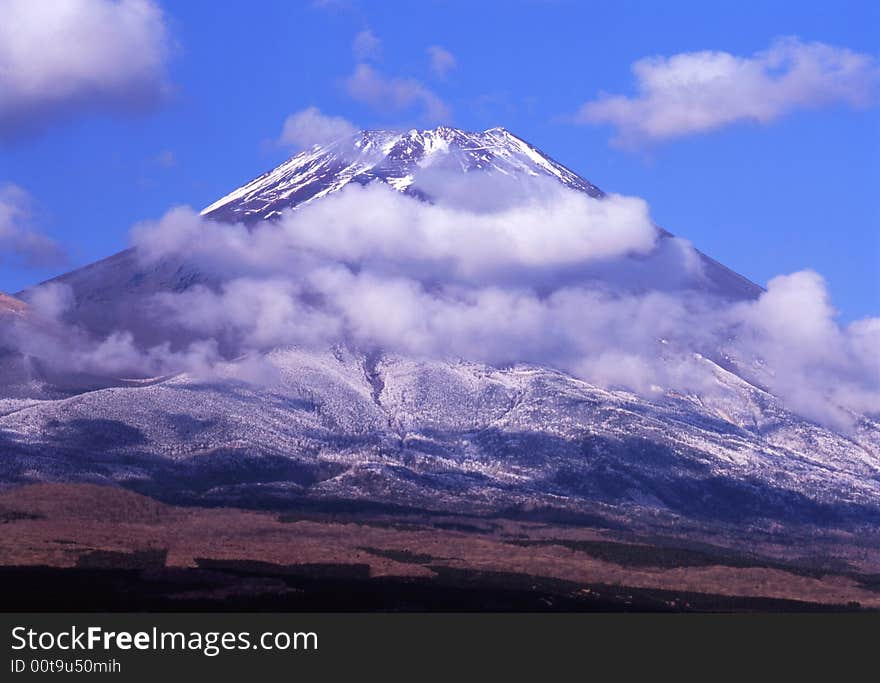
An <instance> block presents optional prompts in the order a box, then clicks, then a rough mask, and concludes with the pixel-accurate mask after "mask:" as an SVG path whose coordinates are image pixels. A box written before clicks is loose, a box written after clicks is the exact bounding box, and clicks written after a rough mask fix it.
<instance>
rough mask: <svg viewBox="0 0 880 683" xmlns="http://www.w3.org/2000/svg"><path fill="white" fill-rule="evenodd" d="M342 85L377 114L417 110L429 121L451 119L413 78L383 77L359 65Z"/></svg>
mask: <svg viewBox="0 0 880 683" xmlns="http://www.w3.org/2000/svg"><path fill="white" fill-rule="evenodd" d="M345 86H346V89H347V90H348V93H349V95H351V96H352V97H353V98H354V99H356V100H357V101H359V102H363V103H364V104H368V105H370V106H371V107H373V108H374V109H377V110H380V111H388V112H399V111H404V110H407V109H412V108H415V107H418V108H420V109H421V112H422V115H423V117H424V118H425V119H427V120H429V121H431V122H443V121H448V120H449V118H450V111H449V107H448V106H447V105H446V103H445V102H444V101H443V100H442V99H440V97H439V96H438V95H437V94H436V93H434V92H433V91H432V90H430V89H429V88H428V87H427V86H425V84H424V83H422V82H421V81H418V80H416V79H414V78H399V77H392V76H386V75H384V74H382V73H380V72H379V71H377V70H376V69H374V68H373V67H372V66H370V65H369V64H363V63H361V64H358V65H357V66H356V67H355V70H354V73H352V74H351V75H350V76H349V77H348V78H347V79H346V81H345Z"/></svg>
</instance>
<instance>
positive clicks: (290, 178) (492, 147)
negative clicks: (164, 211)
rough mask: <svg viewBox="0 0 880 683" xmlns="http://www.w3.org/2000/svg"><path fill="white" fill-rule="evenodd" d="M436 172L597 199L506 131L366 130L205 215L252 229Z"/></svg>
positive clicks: (587, 185) (301, 157) (295, 162)
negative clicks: (545, 182) (528, 183)
mask: <svg viewBox="0 0 880 683" xmlns="http://www.w3.org/2000/svg"><path fill="white" fill-rule="evenodd" d="M434 166H440V167H443V168H449V169H452V170H458V171H461V172H469V171H478V170H479V171H489V172H495V173H501V174H504V175H508V176H517V175H527V176H546V177H549V178H554V179H556V180H558V181H559V182H561V183H562V184H563V185H565V186H567V187H570V188H572V189H575V190H579V191H582V192H586V193H587V194H589V195H591V196H593V197H599V196H601V195H602V191H601V190H599V188H597V187H596V186H595V185H593V184H592V183H591V182H589V181H588V180H586V179H584V178H582V177H581V176H579V175H577V174H576V173H574V172H573V171H571V170H569V169H567V168H566V167H565V166H563V165H562V164H560V163H558V162H556V161H554V160H553V159H551V158H550V157H549V156H547V155H546V154H544V153H543V152H541V151H540V150H539V149H537V148H536V147H534V146H532V145H530V144H529V143H528V142H526V141H525V140H522V139H521V138H518V137H517V136H515V135H513V134H512V133H510V132H509V131H508V130H506V129H505V128H501V127H497V128H490V129H488V130H486V131H483V132H482V133H478V132H470V131H463V130H459V129H457V128H450V127H448V126H439V127H437V128H432V129H427V130H422V129H416V128H413V129H411V130H408V131H404V132H400V131H389V130H363V131H360V132H359V133H357V134H355V135H354V136H352V137H349V138H344V139H341V140H336V141H335V142H332V143H329V144H326V145H315V146H313V147H312V148H310V149H308V150H305V151H303V152H300V153H299V154H297V155H295V156H293V157H291V158H290V159H288V160H287V161H285V162H284V163H283V164H281V165H280V166H278V167H277V168H275V169H273V170H271V171H269V172H268V173H265V174H263V175H261V176H260V177H258V178H256V179H254V180H252V181H251V182H249V183H247V184H246V185H243V186H242V187H240V188H238V189H236V190H234V191H232V192H230V193H229V194H227V195H226V196H224V197H222V198H221V199H219V200H217V201H216V202H214V203H213V204H211V205H210V206H207V207H206V208H205V209H204V210H203V211H202V214H203V215H206V216H210V217H211V218H214V219H217V220H223V221H243V222H246V223H250V222H254V221H257V220H261V219H268V218H272V217H274V216H277V215H278V214H279V213H280V212H281V211H282V210H284V209H286V208H291V207H295V206H299V205H301V204H305V203H308V202H311V201H314V200H315V199H318V198H320V197H323V196H325V195H327V194H329V193H331V192H334V191H336V190H339V189H341V188H342V187H345V186H346V185H347V184H349V183H351V182H355V183H360V184H362V185H365V184H367V183H370V182H373V181H376V180H378V181H381V182H385V183H388V184H389V185H391V186H392V187H394V188H395V189H397V190H400V191H402V192H407V191H412V184H413V180H414V177H415V172H417V171H418V170H419V169H424V168H428V167H434Z"/></svg>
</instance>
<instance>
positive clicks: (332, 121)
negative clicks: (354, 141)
mask: <svg viewBox="0 0 880 683" xmlns="http://www.w3.org/2000/svg"><path fill="white" fill-rule="evenodd" d="M357 131H358V129H357V127H356V126H355V125H354V124H352V123H350V122H349V121H347V120H345V119H344V118H342V117H341V116H327V115H326V114H322V113H321V111H320V110H319V109H318V108H317V107H309V108H308V109H303V110H302V111H300V112H297V113H295V114H291V115H290V116H288V117H287V118H286V119H285V120H284V127H283V128H282V130H281V136H280V137H279V139H278V142H279V143H280V144H282V145H285V146H289V147H293V148H294V149H305V148H307V147H311V146H312V145H321V144H325V143H328V142H333V141H334V140H339V139H340V138H344V137H349V136H351V135H354V134H355V133H357Z"/></svg>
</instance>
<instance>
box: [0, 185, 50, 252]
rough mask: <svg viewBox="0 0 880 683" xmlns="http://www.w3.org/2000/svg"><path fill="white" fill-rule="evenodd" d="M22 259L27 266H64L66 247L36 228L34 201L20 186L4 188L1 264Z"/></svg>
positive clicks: (0, 198)
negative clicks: (32, 207) (32, 208)
mask: <svg viewBox="0 0 880 683" xmlns="http://www.w3.org/2000/svg"><path fill="white" fill-rule="evenodd" d="M4 258H13V259H18V260H20V261H21V262H22V263H24V265H26V266H52V265H59V264H62V263H64V262H65V261H66V260H67V254H66V252H65V250H64V248H63V247H62V246H61V245H60V244H59V243H58V242H56V241H55V240H53V239H52V238H51V237H48V236H47V235H45V234H43V233H42V232H40V231H38V230H36V229H35V228H34V227H33V225H32V211H31V199H30V197H29V195H28V194H27V192H25V191H24V190H23V189H21V188H20V187H18V186H17V185H12V184H6V185H0V262H2V261H3V260H4Z"/></svg>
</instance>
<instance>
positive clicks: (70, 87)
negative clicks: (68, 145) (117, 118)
mask: <svg viewBox="0 0 880 683" xmlns="http://www.w3.org/2000/svg"><path fill="white" fill-rule="evenodd" d="M169 53H170V37H169V33H168V29H167V26H166V23H165V18H164V16H163V14H162V11H161V9H160V8H159V6H158V5H157V4H156V3H155V2H152V0H55V1H54V2H51V3H48V2H33V1H32V0H4V1H3V5H2V21H0V136H2V137H13V136H16V135H18V134H21V133H22V132H26V131H33V130H35V129H37V128H39V127H42V126H44V125H46V124H48V123H50V122H52V121H55V120H59V119H63V118H66V117H69V116H73V115H74V114H76V113H78V112H82V111H85V110H97V109H105V110H107V109H109V110H114V111H118V110H123V111H132V110H140V109H143V108H144V107H146V106H150V105H152V104H155V103H156V102H157V100H159V99H161V97H162V96H163V95H164V94H165V92H166V91H167V88H168V83H167V78H166V64H167V61H168V57H169Z"/></svg>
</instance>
